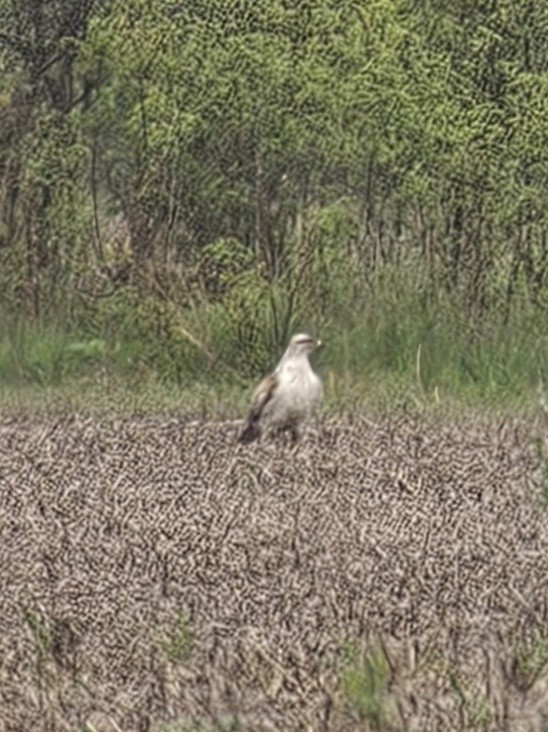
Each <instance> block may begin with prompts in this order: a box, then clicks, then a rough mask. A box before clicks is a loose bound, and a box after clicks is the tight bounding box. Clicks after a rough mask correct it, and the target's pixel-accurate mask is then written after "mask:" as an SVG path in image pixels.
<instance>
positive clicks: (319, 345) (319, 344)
mask: <svg viewBox="0 0 548 732" xmlns="http://www.w3.org/2000/svg"><path fill="white" fill-rule="evenodd" d="M321 346H323V342H322V340H321V338H318V340H317V341H316V348H321Z"/></svg>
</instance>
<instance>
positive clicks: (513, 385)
mask: <svg viewBox="0 0 548 732" xmlns="http://www.w3.org/2000/svg"><path fill="white" fill-rule="evenodd" d="M529 5H530V4H527V3H526V4H523V3H522V4H520V3H515V2H513V0H500V2H497V3H495V4H492V3H479V4H478V3H476V4H474V3H470V2H469V1H468V0H460V1H459V2H456V3H454V2H453V3H447V2H445V0H428V1H427V2H421V3H416V2H413V3H412V2H409V0H396V1H395V2H391V3H371V2H366V0H356V1H355V2H351V3H332V2H327V0H307V2H305V3H300V4H298V7H297V5H296V4H295V3H288V2H284V1H283V0H259V1H258V2H255V3H249V2H230V3H227V2H225V1H224V0H198V1H197V2H193V3H179V2H174V1H173V0H158V1H157V2H154V3H151V2H148V0H128V1H124V2H122V0H114V1H113V2H110V3H106V2H102V1H101V0H91V2H90V0H76V1H75V2H74V3H66V2H64V1H63V0H52V1H51V2H49V3H45V2H42V1H40V2H38V3H36V2H34V0H33V2H30V0H25V1H24V2H20V3H15V2H12V0H0V23H1V25H2V28H3V31H2V33H1V34H0V72H1V73H0V181H1V183H2V185H1V187H0V191H1V192H0V308H1V312H0V317H1V318H2V324H3V325H4V328H3V331H2V332H1V333H0V344H1V345H0V349H1V350H0V377H1V378H2V380H3V381H4V382H6V383H7V382H10V383H14V382H16V381H21V382H29V381H30V382H34V383H39V384H42V385H48V384H54V383H59V382H61V381H62V380H63V379H66V378H69V377H72V376H74V375H77V374H79V373H84V374H88V373H90V371H92V370H93V369H97V370H98V371H100V372H101V373H107V374H111V373H121V374H126V375H129V376H130V377H131V378H132V379H134V378H135V376H138V377H139V378H140V379H143V380H147V379H151V380H154V379H156V380H159V381H165V382H171V383H176V384H179V385H181V386H185V387H187V388H190V387H191V386H192V384H193V383H194V382H196V381H199V380H202V379H203V380H209V381H210V380H211V379H218V380H225V381H229V380H232V381H233V380H234V379H235V378H237V376H236V375H241V377H243V378H248V377H255V376H257V375H258V374H259V373H261V372H262V371H263V370H264V369H265V368H268V367H269V366H271V365H272V364H273V363H274V361H275V360H276V358H277V357H278V355H279V352H280V350H281V349H282V348H283V345H284V344H285V341H286V340H287V337H288V336H289V334H290V333H291V332H292V331H293V330H295V329H297V328H299V329H304V328H307V329H311V330H315V331H318V332H321V334H322V335H324V334H325V335H327V339H326V340H327V341H328V343H330V344H331V345H330V347H329V348H328V350H327V352H326V354H325V362H326V363H329V364H330V368H331V371H332V372H333V374H336V373H337V372H342V374H341V375H340V378H339V381H340V380H341V379H343V380H345V381H346V382H347V383H349V382H350V380H354V379H356V375H357V374H361V375H362V376H361V377H360V378H361V380H362V381H363V380H364V375H365V377H366V378H367V380H368V383H375V384H380V383H382V382H393V381H396V382H407V383H408V384H409V383H413V384H414V385H415V387H416V389H417V393H418V395H419V396H420V398H426V399H431V398H434V399H438V398H441V399H442V400H443V399H444V398H445V394H446V393H447V394H449V393H455V392H456V393H459V392H461V393H462V392H470V393H473V394H474V395H480V396H485V397H486V398H488V399H491V398H496V399H498V398H500V397H501V395H504V397H505V398H506V397H509V396H510V395H512V394H514V395H519V396H520V397H521V396H522V395H524V394H526V393H528V392H529V391H530V390H531V389H532V388H533V387H534V386H535V385H536V381H538V378H539V375H540V378H541V379H546V378H548V375H547V373H546V368H547V366H546V362H547V355H546V350H547V334H546V326H545V321H546V318H545V311H546V307H547V306H548V265H547V262H548V250H547V241H548V231H547V228H546V227H547V222H546V214H545V212H546V211H547V210H548V199H547V196H548V194H547V191H546V185H545V180H546V177H547V174H548V156H547V155H546V154H545V152H544V151H545V150H546V149H547V142H548V114H547V112H548V107H547V105H548V102H547V100H548V93H547V92H548V89H547V86H546V85H547V82H546V79H547V78H548V77H547V72H548V60H547V58H546V54H545V52H544V44H543V39H544V37H545V36H546V33H547V32H548V10H547V8H546V7H544V5H543V4H538V5H537V6H535V7H534V8H533V7H529ZM38 10H39V12H38ZM120 222H121V224H122V232H119V231H115V229H116V226H117V225H118V224H119V223H120ZM13 322H16V323H17V324H18V325H17V328H16V332H15V333H14V329H13V327H12V325H11V324H12V323H13ZM10 329H11V330H10ZM17 329H19V330H18V331H17ZM71 344H72V345H71ZM78 344H80V345H78ZM98 344H100V345H98ZM336 378H337V377H336V376H333V379H334V380H336Z"/></svg>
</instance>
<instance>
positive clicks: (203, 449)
mask: <svg viewBox="0 0 548 732" xmlns="http://www.w3.org/2000/svg"><path fill="white" fill-rule="evenodd" d="M235 432H236V428H235V426H234V425H231V424H228V423H205V422H196V421H194V422H192V421H185V420H184V419H181V420H175V419H172V420H168V419H160V418H153V417H139V418H137V417H134V418H115V417H105V416H102V417H89V416H79V415H71V416H68V415H67V416H50V417H46V416H40V417H29V416H19V417H16V416H12V417H5V418H4V419H3V420H2V421H1V422H0V593H1V594H0V597H1V601H0V602H1V608H0V730H1V731H4V730H6V731H7V730H37V731H38V730H55V731H56V730H71V731H74V732H76V730H86V729H87V730H89V731H90V732H94V731H96V732H99V731H100V730H105V732H107V731H115V730H123V731H124V732H128V731H129V730H148V729H152V730H163V729H178V730H190V729H195V730H197V729H202V730H213V729H223V728H224V729H228V728H229V727H230V724H231V725H232V726H231V727H230V728H231V729H240V730H297V729H300V730H336V731H341V730H354V729H364V730H367V729H374V728H375V719H377V721H378V719H379V718H380V717H382V719H383V721H382V728H383V729H394V730H449V729H451V730H464V729H471V728H472V729H473V728H476V729H488V730H499V729H507V730H512V732H514V731H516V730H538V731H539V732H540V730H545V729H547V725H548V684H547V676H546V674H545V673H544V666H543V662H544V660H548V523H547V516H548V513H547V512H546V509H545V508H544V506H543V504H542V501H541V493H542V485H543V480H545V476H544V474H543V471H544V470H545V466H543V465H542V460H541V459H540V458H539V453H538V450H537V448H536V447H535V445H534V444H533V441H532V430H531V425H525V424H523V423H522V422H519V421H517V420H512V419H505V420H496V419H490V420H489V419H485V420H479V419H474V420H471V419H460V420H458V421H455V422H453V423H451V424H440V423H439V422H438V423H434V422H430V421H428V420H417V419H414V418H412V417H405V416H398V417H395V416H392V417H390V418H388V417H386V418H379V419H375V420H368V419H366V418H365V417H361V416H354V417H351V416H346V417H344V418H343V417H339V418H328V419H326V420H325V421H324V422H323V423H322V424H321V425H319V426H318V427H317V428H316V429H314V430H311V431H310V432H309V433H308V434H307V435H306V437H305V439H304V440H303V442H302V443H301V444H300V445H299V446H298V447H297V448H296V449H292V448H291V446H290V445H289V444H288V442H286V441H284V440H283V439H281V440H279V441H276V442H266V443H263V444H261V445H257V444H255V445H251V446H248V447H246V448H243V447H241V446H236V444H235ZM536 434H537V435H538V434H542V433H541V432H540V433H538V432H537V433H536ZM541 439H545V437H542V438H541ZM349 645H350V647H351V648H353V649H354V650H355V651H357V652H358V654H359V652H360V650H361V651H363V652H364V653H365V652H367V649H368V648H369V649H374V652H375V653H377V654H379V653H380V654H382V657H383V659H384V662H385V665H386V668H387V669H389V674H388V682H387V688H386V689H385V690H384V692H383V693H382V694H381V695H380V697H379V699H380V703H381V706H382V710H383V711H382V714H381V715H380V717H379V715H377V717H375V715H374V714H369V713H368V712H367V711H366V712H364V711H363V708H362V714H361V718H360V715H359V713H358V712H359V709H356V707H355V706H354V708H353V706H352V704H351V703H349V700H348V698H347V697H346V696H345V689H344V688H343V684H341V678H343V676H342V674H343V670H344V668H345V666H344V664H345V662H346V661H345V658H346V657H347V656H346V655H345V649H347V648H348V647H349ZM544 656H546V659H544ZM175 720H178V721H179V722H178V723H179V726H178V727H174V726H172V727H166V725H167V723H168V722H171V724H172V725H173V723H174V721H175ZM193 720H200V723H201V724H202V725H203V726H202V727H199V726H194V727H193V726H192V724H193ZM379 724H380V723H379ZM223 725H225V726H224V727H223ZM377 726H378V725H377Z"/></svg>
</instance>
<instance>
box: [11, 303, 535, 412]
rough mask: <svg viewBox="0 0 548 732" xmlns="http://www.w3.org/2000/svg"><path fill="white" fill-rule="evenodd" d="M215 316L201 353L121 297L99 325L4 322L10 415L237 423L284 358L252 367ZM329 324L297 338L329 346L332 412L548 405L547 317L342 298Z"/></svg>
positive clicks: (154, 312)
mask: <svg viewBox="0 0 548 732" xmlns="http://www.w3.org/2000/svg"><path fill="white" fill-rule="evenodd" d="M218 312H219V310H218V306H215V308H211V309H208V308H205V310H204V313H203V314H201V315H199V316H198V319H197V320H195V321H193V323H192V328H193V332H198V336H199V339H198V343H199V344H198V345H197V344H196V343H194V342H193V341H192V340H191V339H189V338H188V337H187V336H186V335H185V330H184V326H186V323H185V322H184V321H183V317H184V315H183V314H182V313H183V311H178V310H177V309H176V308H173V307H171V308H169V309H166V308H165V307H163V306H162V305H161V304H160V305H158V304H154V303H151V302H148V303H147V304H146V306H143V308H141V309H139V308H138V309H137V310H136V309H135V307H134V304H133V303H131V302H128V301H125V300H123V299H122V300H121V301H120V302H119V303H118V305H116V307H112V308H111V310H110V311H108V312H107V313H106V314H104V315H103V316H101V317H95V319H86V318H84V317H80V318H78V317H74V316H73V317H71V319H68V318H65V319H62V318H61V317H59V318H57V319H51V320H50V321H49V322H45V323H42V324H35V323H31V322H29V321H26V320H24V319H23V318H21V317H20V318H14V317H12V318H11V319H7V318H5V319H4V328H3V330H2V331H0V405H1V406H3V407H4V408H10V407H13V408H16V409H18V408H26V407H28V408H44V409H56V408H74V409H98V410H103V409H111V408H115V409H118V410H122V411H134V410H144V411H149V410H151V411H176V412H178V411H181V410H183V411H185V412H198V413H205V414H215V415H235V414H240V413H241V411H242V409H244V408H245V405H246V404H247V400H248V398H249V394H250V390H251V388H252V385H253V383H254V381H255V379H257V378H259V377H260V376H261V374H262V373H264V371H266V370H268V369H269V368H271V367H272V366H273V365H274V364H275V362H276V360H277V358H278V357H279V354H280V350H281V348H282V346H281V345H275V339H274V338H267V337H265V338H264V340H263V341H259V343H258V353H259V354H262V355H261V356H260V357H259V358H258V359H257V363H253V365H252V367H251V368H250V367H249V362H248V360H247V359H248V355H249V350H250V348H251V346H250V344H249V342H247V341H246V338H247V336H246V335H242V333H241V331H240V330H239V329H238V328H239V326H238V323H236V322H235V323H234V324H233V326H231V323H230V321H227V320H226V313H221V316H222V317H221V316H219V319H218V321H216V320H215V318H217V314H218ZM326 312H329V314H328V315H324V316H323V317H321V318H318V319H316V320H315V319H314V318H312V317H311V316H310V314H308V315H307V313H306V311H305V310H303V311H302V313H301V316H302V317H300V318H299V317H297V315H298V313H297V315H296V316H295V317H294V318H293V320H292V322H293V323H295V325H294V326H292V327H293V329H295V330H296V329H304V328H308V329H311V330H312V331H314V332H315V333H317V334H318V335H319V336H320V337H321V338H322V339H323V340H324V341H325V344H326V345H325V348H323V349H321V351H320V352H318V354H317V355H316V356H315V363H316V366H317V368H318V370H319V371H320V373H321V374H322V375H323V377H324V381H325V387H326V409H328V410H338V409H347V408H350V409H355V408H356V407H360V406H362V407H364V408H366V409H368V410H371V409H373V410H383V411H384V410H386V409H391V408H394V407H402V408H410V407H412V408H414V409H415V408H419V409H423V408H428V409H434V410H436V409H442V410H449V409H454V408H457V409H461V408H465V409H474V410H493V409H494V410H502V411H505V412H507V411H510V412H515V411H520V412H521V411H531V410H535V409H536V408H538V403H539V399H540V398H541V397H542V395H544V396H545V397H546V388H547V387H546V385H547V384H548V319H546V318H544V317H542V314H541V313H538V312H537V313H534V312H533V311H529V310H527V308H523V310H521V311H520V310H515V311H514V312H513V313H512V314H511V317H510V319H509V321H508V322H507V323H505V322H504V321H503V319H502V317H500V316H499V315H498V314H497V313H493V314H490V315H486V316H484V318H483V319H482V320H481V321H480V322H478V321H477V320H476V321H475V324H474V325H473V326H472V325H470V323H469V321H468V319H467V317H466V315H465V314H464V313H461V312H459V310H458V309H457V308H455V307H453V306H452V305H451V303H449V302H443V301H442V300H441V298H438V299H437V300H435V301H434V302H431V303H430V304H427V305H425V304H424V302H423V301H422V299H421V297H419V295H418V294H413V293H412V292H411V294H405V288H403V290H402V291H400V292H396V291H395V290H394V289H393V288H392V289H389V288H386V290H385V291H382V290H381V291H380V292H377V293H376V295H375V299H373V298H371V299H370V300H363V301H362V302H361V304H360V307H359V308H357V307H354V306H353V304H352V303H350V302H346V303H345V302H344V295H343V294H341V295H340V298H339V300H337V307H331V308H330V309H329V310H328V309H327V308H326ZM200 318H201V320H200ZM257 318H258V321H257V322H254V323H253V324H252V325H253V327H254V328H255V330H254V331H253V332H256V333H259V334H262V333H264V332H265V330H266V331H268V329H272V328H273V323H272V320H271V319H267V317H266V315H264V314H263V313H261V314H259V315H257ZM181 324H182V325H183V327H180V325H181ZM238 339H243V341H242V343H243V345H244V346H245V348H243V347H242V348H239V347H238V343H239V341H238ZM244 341H245V343H244ZM265 343H270V344H271V345H269V346H267V347H265ZM202 344H203V347H202ZM242 351H243V352H244V355H243V356H242V355H241V353H242Z"/></svg>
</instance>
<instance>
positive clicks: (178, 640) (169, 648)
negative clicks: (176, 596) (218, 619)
mask: <svg viewBox="0 0 548 732" xmlns="http://www.w3.org/2000/svg"><path fill="white" fill-rule="evenodd" d="M159 643H160V647H161V649H162V651H163V652H164V653H165V655H166V658H168V659H169V660H170V661H171V662H172V663H182V662H184V661H188V659H189V658H190V654H191V651H192V632H191V630H190V627H189V621H188V617H187V614H186V613H185V612H184V611H182V610H180V611H179V612H178V613H177V619H176V621H175V624H174V627H173V628H172V629H171V630H170V632H169V633H168V634H165V635H162V637H161V638H160V641H159Z"/></svg>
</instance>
